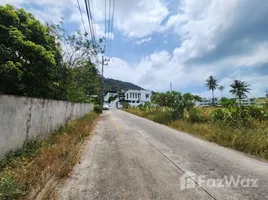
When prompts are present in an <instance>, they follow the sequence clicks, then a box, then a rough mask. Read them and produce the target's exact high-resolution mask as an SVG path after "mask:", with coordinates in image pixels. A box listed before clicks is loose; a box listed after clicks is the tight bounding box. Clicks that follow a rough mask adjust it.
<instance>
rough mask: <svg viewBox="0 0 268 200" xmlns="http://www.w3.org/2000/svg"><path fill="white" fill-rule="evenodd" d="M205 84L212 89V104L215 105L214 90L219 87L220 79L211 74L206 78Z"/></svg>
mask: <svg viewBox="0 0 268 200" xmlns="http://www.w3.org/2000/svg"><path fill="white" fill-rule="evenodd" d="M205 86H206V88H207V89H208V90H211V91H212V105H213V106H214V105H215V104H214V100H215V99H214V90H216V89H217V87H218V80H217V79H216V78H215V77H213V76H209V77H208V79H207V80H206V84H205Z"/></svg>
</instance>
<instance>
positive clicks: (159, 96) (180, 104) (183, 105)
mask: <svg viewBox="0 0 268 200" xmlns="http://www.w3.org/2000/svg"><path fill="white" fill-rule="evenodd" d="M197 99H199V98H198V96H195V95H192V94H190V93H185V94H182V93H180V92H176V91H172V92H166V93H158V92H156V93H155V94H154V95H153V96H152V99H151V101H152V103H153V104H156V105H158V106H163V107H168V108H171V109H170V110H171V112H172V115H173V118H174V119H178V118H182V117H183V115H184V112H185V111H186V110H188V111H189V110H190V109H191V108H193V106H194V102H195V101H196V100H197Z"/></svg>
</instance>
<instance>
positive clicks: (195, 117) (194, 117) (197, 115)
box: [184, 108, 207, 123]
mask: <svg viewBox="0 0 268 200" xmlns="http://www.w3.org/2000/svg"><path fill="white" fill-rule="evenodd" d="M184 119H186V120H187V121H190V122H193V123H196V122H205V121H207V119H206V118H205V117H204V115H201V111H200V110H198V109H196V108H191V109H190V110H186V111H184Z"/></svg>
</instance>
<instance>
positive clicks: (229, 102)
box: [220, 97, 237, 108]
mask: <svg viewBox="0 0 268 200" xmlns="http://www.w3.org/2000/svg"><path fill="white" fill-rule="evenodd" d="M220 105H221V106H222V107H224V108H234V107H236V106H237V103H236V100H234V99H228V98H226V97H223V98H222V99H221V102H220Z"/></svg>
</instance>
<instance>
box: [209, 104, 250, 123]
mask: <svg viewBox="0 0 268 200" xmlns="http://www.w3.org/2000/svg"><path fill="white" fill-rule="evenodd" d="M211 120H212V122H218V123H226V124H228V125H230V126H234V127H249V126H251V125H252V123H251V122H252V118H251V115H250V112H249V109H248V108H245V107H241V108H236V109H224V108H223V109H218V110H214V111H213V112H212V113H211Z"/></svg>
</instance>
